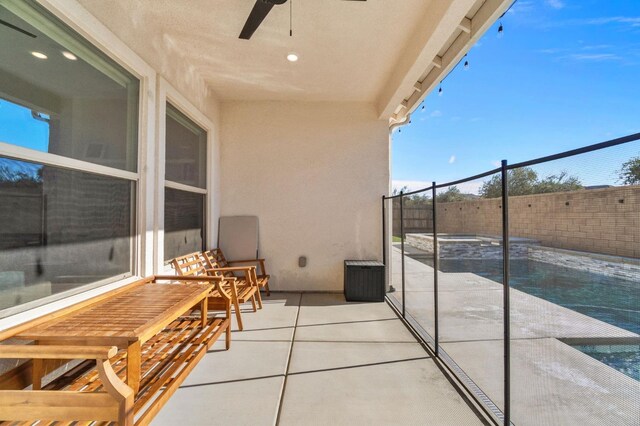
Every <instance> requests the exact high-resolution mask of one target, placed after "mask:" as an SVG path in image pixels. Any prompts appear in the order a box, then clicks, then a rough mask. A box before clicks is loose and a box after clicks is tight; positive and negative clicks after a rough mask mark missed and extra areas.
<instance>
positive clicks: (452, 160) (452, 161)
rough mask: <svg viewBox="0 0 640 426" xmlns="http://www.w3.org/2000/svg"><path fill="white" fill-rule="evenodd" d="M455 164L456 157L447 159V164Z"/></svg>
mask: <svg viewBox="0 0 640 426" xmlns="http://www.w3.org/2000/svg"><path fill="white" fill-rule="evenodd" d="M455 162H456V156H455V155H452V156H451V157H449V164H453V163H455Z"/></svg>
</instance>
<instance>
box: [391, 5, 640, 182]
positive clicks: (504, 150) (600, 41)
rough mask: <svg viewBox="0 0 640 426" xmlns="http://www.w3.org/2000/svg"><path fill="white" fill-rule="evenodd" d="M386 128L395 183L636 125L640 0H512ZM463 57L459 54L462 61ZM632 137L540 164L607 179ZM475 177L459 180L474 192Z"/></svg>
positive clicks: (485, 166)
mask: <svg viewBox="0 0 640 426" xmlns="http://www.w3.org/2000/svg"><path fill="white" fill-rule="evenodd" d="M501 22H502V24H503V26H504V33H503V36H502V37H498V35H497V32H498V31H497V28H498V23H496V24H495V25H494V26H493V27H492V28H491V29H489V31H487V33H486V34H485V35H484V37H483V38H482V39H481V40H480V41H479V42H478V44H477V45H476V46H475V47H473V48H472V49H471V51H470V52H469V54H468V56H467V58H466V59H467V60H468V61H469V64H470V66H469V69H468V70H465V69H464V68H463V66H462V64H460V65H459V66H458V67H457V68H456V69H455V70H454V71H453V72H452V73H451V74H450V75H449V76H448V77H447V78H446V79H445V81H444V82H443V83H442V90H443V92H442V95H440V96H439V95H438V90H437V88H436V89H435V90H434V91H433V92H432V93H431V94H429V95H428V96H427V98H426V99H425V102H424V106H425V108H424V110H422V109H421V108H420V107H419V108H418V109H417V110H416V111H415V112H414V114H413V116H412V124H411V125H409V126H404V127H402V132H401V133H398V132H397V130H396V132H394V135H393V145H392V158H393V161H392V165H393V166H392V167H393V170H392V176H393V181H394V187H401V186H403V185H407V186H409V187H410V188H411V189H418V188H419V187H422V186H426V185H428V184H429V183H430V182H431V181H433V180H435V181H437V182H445V181H451V180H455V179H458V178H462V177H465V176H469V175H473V174H476V173H480V172H483V171H486V170H489V169H492V168H494V167H496V166H497V164H498V163H499V161H500V160H502V159H507V160H509V162H511V163H515V162H519V161H524V160H528V159H532V158H536V157H540V156H544V155H549V154H554V153H556V152H560V151H565V150H568V149H573V148H577V147H581V146H584V145H588V144H592V143H597V142H601V141H604V140H609V139H612V138H615V137H619V136H624V135H628V134H631V133H637V132H640V0H612V1H606V0H519V1H518V2H517V3H516V4H515V5H514V6H513V7H512V8H511V10H510V11H509V12H508V13H507V14H506V15H505V16H504V18H502V20H501ZM463 62H464V61H463ZM635 155H640V143H638V142H633V143H631V144H629V145H627V146H625V147H622V148H615V149H612V150H609V151H607V152H601V153H598V154H590V155H586V156H583V157H577V158H574V159H571V160H565V161H562V162H558V163H555V164H549V165H546V166H542V167H540V168H539V172H540V174H541V175H542V176H545V175H548V174H553V173H557V172H559V171H561V170H566V171H568V172H569V173H570V174H573V175H576V176H578V177H579V178H580V179H581V180H582V181H583V183H584V184H585V185H596V184H615V183H616V182H615V180H616V177H615V176H614V175H615V170H616V169H618V168H619V166H620V164H621V163H622V162H623V161H624V160H626V159H628V158H630V157H632V156H635ZM477 186H478V183H476V184H475V186H474V185H470V186H469V187H467V188H462V189H463V190H467V191H468V192H474V189H475V188H476V187H477Z"/></svg>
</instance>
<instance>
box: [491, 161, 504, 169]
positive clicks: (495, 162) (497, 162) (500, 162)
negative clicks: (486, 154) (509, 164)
mask: <svg viewBox="0 0 640 426" xmlns="http://www.w3.org/2000/svg"><path fill="white" fill-rule="evenodd" d="M491 165H492V166H493V167H500V166H502V161H500V160H493V161H492V162H491Z"/></svg>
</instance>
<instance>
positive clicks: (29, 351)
mask: <svg viewBox="0 0 640 426" xmlns="http://www.w3.org/2000/svg"><path fill="white" fill-rule="evenodd" d="M117 352H118V348H116V347H115V346H64V345H0V358H12V359H16V358H29V359H96V360H98V359H103V360H104V359H109V358H111V357H113V356H114V355H115V354H116V353H117Z"/></svg>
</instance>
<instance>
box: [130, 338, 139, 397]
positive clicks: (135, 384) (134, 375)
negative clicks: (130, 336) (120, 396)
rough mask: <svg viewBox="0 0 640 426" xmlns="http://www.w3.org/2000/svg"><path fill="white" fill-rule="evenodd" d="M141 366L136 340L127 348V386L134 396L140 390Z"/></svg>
mask: <svg viewBox="0 0 640 426" xmlns="http://www.w3.org/2000/svg"><path fill="white" fill-rule="evenodd" d="M141 364H142V350H141V347H140V341H139V340H137V341H135V342H133V343H131V344H130V345H129V346H128V347H127V385H128V386H129V387H130V388H131V389H133V392H134V394H135V393H138V390H139V389H140V373H141V372H140V366H141Z"/></svg>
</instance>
